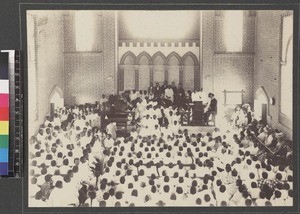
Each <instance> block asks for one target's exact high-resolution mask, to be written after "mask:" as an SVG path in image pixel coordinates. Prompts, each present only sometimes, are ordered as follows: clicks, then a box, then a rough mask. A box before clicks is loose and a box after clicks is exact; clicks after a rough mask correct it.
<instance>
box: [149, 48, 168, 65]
mask: <svg viewBox="0 0 300 214" xmlns="http://www.w3.org/2000/svg"><path fill="white" fill-rule="evenodd" d="M158 56H160V57H161V58H162V59H163V61H164V64H165V65H166V64H167V60H166V56H165V55H164V54H163V53H162V52H160V51H158V52H156V53H155V54H154V55H153V56H152V60H151V64H153V63H154V60H155V59H156V58H157V57H158Z"/></svg>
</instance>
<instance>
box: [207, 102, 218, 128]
mask: <svg viewBox="0 0 300 214" xmlns="http://www.w3.org/2000/svg"><path fill="white" fill-rule="evenodd" d="M217 105H218V101H217V100H216V99H215V98H212V100H211V101H210V105H209V108H208V111H207V112H206V113H205V114H204V122H205V123H206V124H208V119H209V116H210V115H212V120H213V122H214V123H215V116H216V114H217Z"/></svg>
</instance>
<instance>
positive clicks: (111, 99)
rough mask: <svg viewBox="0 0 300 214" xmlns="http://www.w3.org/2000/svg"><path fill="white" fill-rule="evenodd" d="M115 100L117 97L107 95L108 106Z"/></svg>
mask: <svg viewBox="0 0 300 214" xmlns="http://www.w3.org/2000/svg"><path fill="white" fill-rule="evenodd" d="M116 100H117V95H113V94H112V95H109V97H108V102H109V104H110V105H112V104H114V103H115V101H116Z"/></svg>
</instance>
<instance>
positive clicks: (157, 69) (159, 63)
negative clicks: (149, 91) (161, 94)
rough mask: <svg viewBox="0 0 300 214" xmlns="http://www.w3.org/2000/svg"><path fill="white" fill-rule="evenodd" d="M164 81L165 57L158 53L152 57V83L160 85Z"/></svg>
mask: <svg viewBox="0 0 300 214" xmlns="http://www.w3.org/2000/svg"><path fill="white" fill-rule="evenodd" d="M164 80H165V56H164V55H163V54H162V53H160V52H158V53H156V54H154V56H153V82H154V83H156V82H158V83H159V84H160V85H161V84H162V83H163V82H164Z"/></svg>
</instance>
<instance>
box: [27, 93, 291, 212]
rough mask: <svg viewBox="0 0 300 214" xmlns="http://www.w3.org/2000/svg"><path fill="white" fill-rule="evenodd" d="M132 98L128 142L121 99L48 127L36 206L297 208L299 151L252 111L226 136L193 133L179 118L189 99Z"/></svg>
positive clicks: (34, 191)
mask: <svg viewBox="0 0 300 214" xmlns="http://www.w3.org/2000/svg"><path fill="white" fill-rule="evenodd" d="M150 90H151V88H150ZM178 90H179V89H178ZM178 90H177V91H178ZM126 93H127V92H124V93H123V94H122V96H121V97H120V99H123V101H124V102H125V103H126V111H130V112H134V114H133V116H132V115H131V114H129V115H128V118H127V120H128V124H130V130H129V131H128V132H127V134H121V135H120V134H118V127H117V124H116V121H115V120H114V115H115V114H116V112H115V110H116V109H115V108H114V107H115V106H114V104H113V103H114V100H116V99H119V98H117V95H113V94H111V95H110V96H105V95H103V96H102V98H101V99H100V102H97V103H96V104H93V105H90V104H85V105H80V106H66V107H64V108H59V109H56V110H55V114H54V116H53V117H49V116H48V117H47V118H46V120H45V122H44V124H42V125H41V126H40V128H39V130H38V133H37V134H36V135H35V136H33V137H32V138H31V142H30V145H29V151H30V156H29V171H30V176H29V182H30V185H29V194H30V195H29V197H31V198H32V199H33V202H32V206H36V207H41V206H49V207H52V206H53V207H99V206H100V207H128V206H129V207H133V206H149V207H153V206H292V205H293V164H292V162H293V149H292V148H293V143H292V142H291V141H289V140H288V139H286V138H285V135H284V134H283V133H282V132H280V130H277V129H275V130H273V129H272V128H271V127H270V126H268V125H267V124H263V123H262V122H261V121H257V120H255V119H253V118H252V117H251V113H249V112H251V108H250V107H249V106H247V109H244V107H242V108H240V107H237V108H236V110H235V112H234V113H233V115H232V117H231V118H230V124H228V126H227V128H226V129H224V128H222V129H221V128H218V127H216V128H214V130H213V131H212V132H207V133H203V132H198V133H192V132H191V131H189V130H188V129H187V128H186V127H184V126H182V121H181V116H180V112H181V111H183V110H187V108H185V104H186V103H188V102H189V101H182V100H183V98H184V99H185V96H183V97H181V96H182V95H180V96H173V99H174V100H171V102H166V101H164V99H160V98H161V96H160V95H155V93H158V92H155V93H152V92H151V91H146V92H145V93H144V92H139V93H136V92H135V91H134V93H129V94H126ZM168 93H170V94H172V92H168ZM168 93H166V94H168ZM139 94H140V95H139ZM166 94H165V95H166ZM190 94H191V93H190ZM152 95H153V98H151V97H150V99H149V96H152ZM169 100H170V98H169ZM209 102H210V101H208V103H209ZM208 106H210V104H208Z"/></svg>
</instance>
